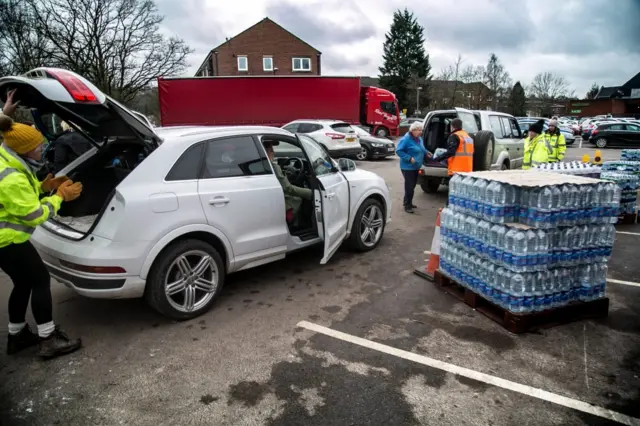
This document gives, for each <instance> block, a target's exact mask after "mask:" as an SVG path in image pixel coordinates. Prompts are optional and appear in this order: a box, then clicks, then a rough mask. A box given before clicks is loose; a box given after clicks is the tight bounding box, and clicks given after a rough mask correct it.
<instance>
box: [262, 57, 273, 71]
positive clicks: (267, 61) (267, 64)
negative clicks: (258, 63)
mask: <svg viewBox="0 0 640 426" xmlns="http://www.w3.org/2000/svg"><path fill="white" fill-rule="evenodd" d="M262 70H263V71H273V57H271V56H263V57H262Z"/></svg>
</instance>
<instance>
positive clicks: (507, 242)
mask: <svg viewBox="0 0 640 426" xmlns="http://www.w3.org/2000/svg"><path fill="white" fill-rule="evenodd" d="M516 235H517V231H516V230H515V229H509V230H508V231H507V233H506V234H505V236H504V245H503V247H504V248H503V251H502V261H503V262H504V264H505V266H507V267H513V266H514V259H515V258H516V257H515V256H516V252H515V237H516Z"/></svg>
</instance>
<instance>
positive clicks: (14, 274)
mask: <svg viewBox="0 0 640 426" xmlns="http://www.w3.org/2000/svg"><path fill="white" fill-rule="evenodd" d="M0 268H1V269H2V270H3V271H4V272H5V274H7V275H9V278H11V281H13V291H12V292H11V296H9V322H10V323H13V324H20V323H23V322H25V316H26V314H27V307H28V306H29V298H31V311H32V312H33V317H34V318H35V320H36V323H37V324H46V323H48V322H50V321H53V314H52V307H51V305H52V302H51V287H50V286H51V279H50V277H49V271H48V270H47V267H46V266H45V264H44V262H43V261H42V259H41V258H40V255H39V254H38V252H37V250H36V248H35V247H34V246H33V244H31V243H30V242H29V241H27V242H25V243H22V244H9V245H8V246H6V247H2V248H0Z"/></svg>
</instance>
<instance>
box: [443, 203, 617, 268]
mask: <svg viewBox="0 0 640 426" xmlns="http://www.w3.org/2000/svg"><path fill="white" fill-rule="evenodd" d="M440 219H441V226H440V232H441V237H442V240H443V241H446V242H447V244H448V245H450V246H451V247H455V248H458V249H460V250H462V251H465V252H467V253H468V254H471V255H474V256H476V257H477V258H479V259H483V260H485V261H487V262H490V263H493V264H495V265H496V266H497V267H504V268H507V269H509V270H511V271H513V272H522V273H526V272H535V271H545V270H548V269H551V268H561V267H573V266H578V265H582V264H591V263H598V262H606V261H607V260H608V258H609V256H611V252H612V250H613V242H614V240H615V235H616V230H615V227H614V226H613V225H612V224H610V223H606V224H589V225H576V226H566V227H557V228H551V229H536V228H531V227H529V226H526V225H521V224H518V223H512V224H508V225H505V224H502V223H490V222H488V221H486V220H483V219H478V218H476V217H474V216H471V215H468V214H464V213H461V212H459V211H454V210H451V209H444V210H443V211H442V213H441V216H440Z"/></svg>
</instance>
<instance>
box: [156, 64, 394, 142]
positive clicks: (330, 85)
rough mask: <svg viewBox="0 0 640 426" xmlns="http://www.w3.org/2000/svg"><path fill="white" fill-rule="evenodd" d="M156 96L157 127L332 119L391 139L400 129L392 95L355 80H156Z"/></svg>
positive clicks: (356, 78)
mask: <svg viewBox="0 0 640 426" xmlns="http://www.w3.org/2000/svg"><path fill="white" fill-rule="evenodd" d="M158 93H159V98H160V117H161V121H162V126H185V125H208V126H226V125H268V126H277V127H280V126H282V125H284V124H286V123H288V122H290V121H293V120H297V119H305V118H306V119H334V120H342V121H345V122H348V123H351V124H362V125H365V126H368V127H370V128H371V132H372V133H374V134H377V135H379V136H395V135H397V133H398V124H399V123H400V113H399V110H398V101H397V99H396V97H395V95H394V94H393V93H391V92H389V91H388V90H384V89H380V88H377V87H368V86H361V85H360V78H358V77H307V76H266V77H262V76H255V77H253V76H248V77H192V78H162V77H161V78H159V79H158Z"/></svg>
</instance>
